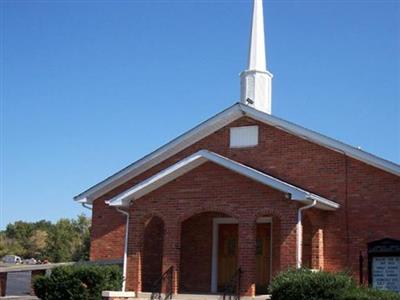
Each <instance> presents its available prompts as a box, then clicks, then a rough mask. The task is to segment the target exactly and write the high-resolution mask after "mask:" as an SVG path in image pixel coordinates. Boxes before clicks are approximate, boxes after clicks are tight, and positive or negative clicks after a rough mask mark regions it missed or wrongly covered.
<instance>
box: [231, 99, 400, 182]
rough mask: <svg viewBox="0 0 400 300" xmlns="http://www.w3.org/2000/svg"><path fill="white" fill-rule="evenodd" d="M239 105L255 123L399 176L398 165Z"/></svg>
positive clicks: (399, 167) (399, 169)
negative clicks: (260, 123) (268, 126)
mask: <svg viewBox="0 0 400 300" xmlns="http://www.w3.org/2000/svg"><path fill="white" fill-rule="evenodd" d="M239 105H240V107H241V110H242V111H243V112H244V113H245V114H246V115H248V116H249V117H251V118H253V119H255V120H257V121H260V122H262V123H265V124H268V125H271V126H273V127H276V128H278V129H281V130H283V131H286V132H288V133H290V134H293V135H295V136H298V137H300V138H303V139H305V140H309V141H311V142H313V143H316V144H318V145H320V146H323V147H325V148H329V149H331V150H334V151H337V152H340V153H342V154H346V155H347V156H349V157H352V158H355V159H357V160H360V161H362V162H365V163H366V164H368V165H371V166H374V167H376V168H378V169H382V170H384V171H387V172H389V173H392V174H394V175H397V176H400V165H398V164H396V163H394V162H391V161H388V160H386V159H383V158H380V157H378V156H375V155H373V154H371V153H368V152H365V151H363V150H361V149H358V148H355V147H353V146H350V145H348V144H345V143H342V142H340V141H338V140H335V139H333V138H330V137H328V136H326V135H323V134H320V133H318V132H315V131H312V130H310V129H307V128H304V127H302V126H300V125H297V124H294V123H291V122H288V121H285V120H283V119H281V118H277V117H275V116H273V115H270V114H266V113H264V112H261V111H259V110H256V109H254V108H252V107H249V106H247V105H244V104H242V103H239Z"/></svg>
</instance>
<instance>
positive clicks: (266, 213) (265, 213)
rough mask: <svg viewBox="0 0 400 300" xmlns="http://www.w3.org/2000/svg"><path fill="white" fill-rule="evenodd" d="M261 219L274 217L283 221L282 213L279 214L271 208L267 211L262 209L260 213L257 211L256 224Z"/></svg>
mask: <svg viewBox="0 0 400 300" xmlns="http://www.w3.org/2000/svg"><path fill="white" fill-rule="evenodd" d="M261 217H272V218H273V219H274V218H277V219H278V220H279V221H281V220H282V219H283V217H282V215H281V213H279V212H278V211H276V210H274V209H270V208H266V209H261V210H259V211H257V213H256V214H255V215H254V222H256V221H257V219H258V218H261Z"/></svg>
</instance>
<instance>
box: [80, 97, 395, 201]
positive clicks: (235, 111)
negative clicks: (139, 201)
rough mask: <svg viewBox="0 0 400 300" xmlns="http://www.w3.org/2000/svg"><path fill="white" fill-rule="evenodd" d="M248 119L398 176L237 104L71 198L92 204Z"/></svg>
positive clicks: (378, 162)
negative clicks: (127, 182) (232, 124)
mask: <svg viewBox="0 0 400 300" xmlns="http://www.w3.org/2000/svg"><path fill="white" fill-rule="evenodd" d="M243 116H248V117H250V118H253V119H255V120H257V121H260V122H262V123H265V124H268V125H270V126H273V127H276V128H279V129H281V130H284V131H286V132H289V133H291V134H293V135H295V136H298V137H300V138H303V139H306V140H309V141H311V142H313V143H316V144H319V145H321V146H323V147H326V148H329V149H332V150H334V151H337V152H340V153H343V154H345V155H347V156H349V157H352V158H354V159H357V160H359V161H362V162H364V163H366V164H369V165H371V166H374V167H376V168H379V169H382V170H384V171H386V172H389V173H392V174H394V175H397V176H400V165H398V164H396V163H393V162H390V161H388V160H385V159H382V158H379V157H377V156H375V155H373V154H370V153H368V152H365V151H363V150H360V149H357V148H355V147H352V146H349V145H347V144H344V143H342V142H339V141H337V140H335V139H332V138H329V137H327V136H325V135H322V134H319V133H317V132H315V131H312V130H309V129H306V128H304V127H302V126H299V125H296V124H294V123H291V122H288V121H285V120H283V119H280V118H278V117H275V116H273V115H270V114H266V113H263V112H260V111H258V110H256V109H254V108H251V107H249V106H247V105H245V104H242V103H236V104H234V105H232V106H231V107H229V108H227V109H226V110H224V111H222V112H221V113H219V114H217V115H215V116H214V117H212V118H210V119H208V120H207V121H205V122H203V123H201V124H200V125H198V126H196V127H194V128H193V129H191V130H189V131H187V132H186V133H184V134H182V135H181V136H179V137H177V138H176V139H174V140H172V141H171V142H169V143H167V144H165V145H164V146H162V147H160V148H158V149H157V150H155V151H154V152H152V153H150V154H149V155H146V156H144V157H143V158H141V159H139V160H138V161H136V162H134V163H133V164H131V165H129V166H127V167H126V168H124V169H122V170H121V171H119V172H117V173H115V174H114V175H112V176H110V177H108V178H106V179H105V180H103V181H101V182H100V183H98V184H96V185H94V186H92V187H91V188H89V189H88V190H86V191H84V192H82V193H81V194H79V195H77V196H75V197H74V200H75V201H78V202H82V203H92V201H93V200H94V199H96V198H98V197H100V196H102V195H104V194H105V193H107V192H109V191H110V190H112V189H114V188H115V187H117V186H119V185H120V184H122V183H124V182H126V181H127V180H129V179H132V178H134V177H135V176H137V175H139V174H140V173H142V172H144V171H146V170H148V169H150V168H152V167H154V166H155V165H157V164H159V163H160V162H162V161H164V160H166V159H168V158H169V157H171V156H172V155H174V154H176V153H178V152H180V151H181V150H183V149H185V148H187V147H189V146H190V145H192V144H194V143H196V142H197V141H199V140H201V139H203V138H204V137H206V136H208V135H210V134H212V133H213V132H215V131H217V130H218V129H221V128H222V127H224V126H226V125H228V124H229V123H231V122H233V121H235V120H237V119H239V118H241V117H243Z"/></svg>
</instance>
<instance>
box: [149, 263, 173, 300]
mask: <svg viewBox="0 0 400 300" xmlns="http://www.w3.org/2000/svg"><path fill="white" fill-rule="evenodd" d="M173 274H174V267H172V266H171V267H169V268H168V270H167V271H165V272H164V273H163V274H162V275H161V276H160V278H158V279H157V280H156V281H155V282H154V283H153V286H152V288H151V296H150V300H167V299H172V280H173ZM163 285H164V286H165V295H164V298H163V293H162V287H163Z"/></svg>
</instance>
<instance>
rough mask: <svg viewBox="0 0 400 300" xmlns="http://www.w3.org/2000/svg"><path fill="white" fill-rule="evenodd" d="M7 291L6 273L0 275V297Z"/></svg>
mask: <svg viewBox="0 0 400 300" xmlns="http://www.w3.org/2000/svg"><path fill="white" fill-rule="evenodd" d="M6 290H7V273H0V297H4V296H5V295H6Z"/></svg>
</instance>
